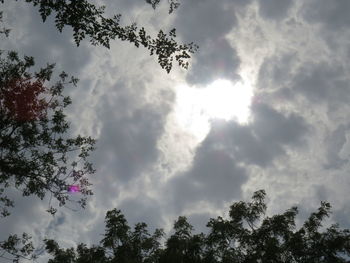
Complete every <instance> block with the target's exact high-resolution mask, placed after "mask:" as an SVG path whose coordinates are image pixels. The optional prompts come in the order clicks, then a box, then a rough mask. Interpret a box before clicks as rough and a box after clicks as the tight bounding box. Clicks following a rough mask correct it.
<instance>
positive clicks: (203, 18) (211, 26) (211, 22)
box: [174, 0, 249, 85]
mask: <svg viewBox="0 0 350 263" xmlns="http://www.w3.org/2000/svg"><path fill="white" fill-rule="evenodd" d="M247 2H249V1H247ZM237 4H240V1H237V3H236V2H232V3H230V1H220V2H213V1H209V0H205V1H184V2H183V3H181V6H180V8H179V9H178V10H177V13H176V14H177V16H176V19H175V22H174V26H175V28H176V29H177V31H178V32H180V34H181V37H182V38H183V39H184V41H185V42H195V43H196V44H198V45H199V46H200V50H199V51H198V52H197V53H196V54H195V55H194V61H193V63H192V64H191V68H190V70H189V73H188V75H187V78H186V80H187V82H188V83H189V84H193V85H195V84H199V85H204V84H208V83H210V82H212V81H214V80H215V79H217V78H227V79H231V80H235V79H237V74H236V71H237V69H238V66H239V64H240V59H239V57H238V56H237V52H236V50H235V48H234V47H233V46H231V45H230V44H229V42H228V41H227V40H226V39H225V37H226V35H227V34H228V33H229V32H230V31H231V30H232V29H233V28H234V27H235V26H237V18H236V14H235V10H236V9H235V8H234V6H235V5H237Z"/></svg>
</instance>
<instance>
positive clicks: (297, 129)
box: [206, 103, 309, 167]
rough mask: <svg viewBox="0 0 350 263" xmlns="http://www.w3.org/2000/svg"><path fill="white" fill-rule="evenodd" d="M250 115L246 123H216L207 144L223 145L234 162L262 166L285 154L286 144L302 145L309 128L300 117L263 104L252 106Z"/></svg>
mask: <svg viewBox="0 0 350 263" xmlns="http://www.w3.org/2000/svg"><path fill="white" fill-rule="evenodd" d="M252 116H253V117H252V119H253V120H252V122H251V123H250V124H248V125H243V126H242V125H239V124H238V123H236V122H235V121H231V122H227V123H225V122H224V123H221V124H220V123H218V124H219V125H216V126H214V127H213V128H212V131H211V132H210V134H209V135H208V137H207V138H206V141H207V143H208V144H212V145H213V147H214V146H216V147H223V148H226V149H227V150H228V151H229V152H230V153H231V154H232V155H233V156H234V158H235V160H237V161H240V162H244V163H247V164H253V165H258V166H261V167H265V166H268V165H271V163H272V161H273V160H274V159H275V158H277V157H280V156H283V155H284V154H285V153H286V152H285V146H294V147H295V146H300V145H302V144H303V139H304V136H305V135H306V134H307V132H308V129H309V128H308V125H307V123H306V122H305V120H304V119H303V118H302V117H301V116H299V115H297V114H287V115H285V114H282V113H281V112H278V111H277V110H275V109H273V108H271V107H269V106H268V105H266V104H262V103H259V104H256V105H253V107H252ZM218 145H219V146H218Z"/></svg>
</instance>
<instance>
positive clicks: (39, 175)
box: [0, 51, 95, 216]
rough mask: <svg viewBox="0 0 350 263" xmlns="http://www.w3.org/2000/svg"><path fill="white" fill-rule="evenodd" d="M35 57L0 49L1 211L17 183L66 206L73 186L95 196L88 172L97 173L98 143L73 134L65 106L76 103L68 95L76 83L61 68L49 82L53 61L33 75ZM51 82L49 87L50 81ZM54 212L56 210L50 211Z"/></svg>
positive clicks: (8, 203) (23, 189) (26, 190)
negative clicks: (94, 160) (94, 152)
mask: <svg viewBox="0 0 350 263" xmlns="http://www.w3.org/2000/svg"><path fill="white" fill-rule="evenodd" d="M33 65H34V59H33V58H32V57H24V59H20V58H19V57H18V55H17V53H16V52H7V53H6V52H3V51H1V52H0V135H1V136H0V138H1V139H0V194H1V198H0V201H2V203H3V206H2V215H3V216H6V215H8V214H9V212H8V210H7V209H6V207H9V206H13V203H12V202H11V200H9V199H8V198H7V196H5V193H4V192H5V189H6V188H9V187H14V188H17V189H19V190H20V191H21V192H22V193H23V195H24V196H29V195H36V196H38V197H39V198H41V199H43V198H44V197H45V195H46V194H47V193H49V194H51V196H52V197H54V198H55V199H57V200H58V201H59V205H60V206H62V205H64V204H65V203H66V201H68V200H70V198H69V191H68V190H69V186H70V185H75V184H77V185H79V189H80V192H81V194H82V196H84V197H83V198H82V199H81V200H80V201H79V203H80V205H81V206H82V207H84V206H85V201H86V196H88V195H91V194H92V192H91V190H90V189H89V185H90V184H89V182H88V179H87V176H88V175H90V174H92V173H94V169H93V168H92V164H91V163H89V162H88V156H89V153H90V152H91V151H92V150H93V144H94V143H95V141H94V140H93V139H92V138H90V137H83V136H80V135H78V136H76V137H74V138H69V134H68V131H69V123H68V122H67V121H66V120H65V114H64V112H63V110H64V109H65V108H66V107H67V106H68V105H69V104H71V100H70V98H69V97H68V96H66V97H65V96H63V94H62V92H63V89H64V88H65V86H67V85H73V86H75V85H76V83H77V79H75V78H71V79H68V75H67V74H66V73H64V72H62V73H61V74H60V75H59V80H58V81H57V82H56V83H54V84H51V86H48V85H49V83H48V82H49V81H51V76H52V73H53V69H54V65H53V64H52V65H47V66H46V67H45V68H42V69H41V70H40V71H39V72H35V73H30V72H29V69H30V68H31V67H32V66H33ZM45 82H47V85H46V84H45ZM50 211H51V212H52V213H54V212H55V209H54V208H51V210H50Z"/></svg>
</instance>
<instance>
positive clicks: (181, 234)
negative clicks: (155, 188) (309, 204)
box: [45, 190, 350, 263]
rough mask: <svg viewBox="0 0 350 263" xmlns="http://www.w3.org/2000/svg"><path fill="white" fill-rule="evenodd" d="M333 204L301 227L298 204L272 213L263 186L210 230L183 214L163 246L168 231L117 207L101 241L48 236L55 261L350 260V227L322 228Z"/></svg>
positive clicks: (228, 262)
mask: <svg viewBox="0 0 350 263" xmlns="http://www.w3.org/2000/svg"><path fill="white" fill-rule="evenodd" d="M330 208H331V206H330V204H329V203H326V202H321V206H320V208H319V209H318V210H317V211H316V212H314V213H312V214H311V215H310V217H309V218H308V219H307V220H306V221H305V222H304V224H303V225H302V226H301V227H300V228H298V229H297V227H296V223H295V218H296V215H297V213H298V209H297V208H296V207H292V208H290V209H288V210H287V211H286V212H284V213H282V214H278V215H274V216H272V217H269V216H266V215H265V211H266V204H265V192H264V191H263V190H260V191H257V192H255V193H254V195H253V197H252V201H251V202H242V201H241V202H235V203H233V204H232V205H231V207H230V213H229V218H228V219H224V218H222V217H217V218H216V219H210V221H209V222H208V224H207V227H209V232H208V234H203V233H200V234H193V233H192V232H193V227H192V226H191V225H190V224H189V223H188V222H187V219H186V217H179V218H178V220H177V221H176V222H175V224H174V230H173V234H172V235H171V236H170V237H169V238H168V239H167V240H166V242H165V243H164V245H163V246H161V245H160V240H161V238H162V237H163V232H162V230H159V229H158V230H156V231H155V233H154V234H153V235H152V236H151V235H149V234H148V232H147V228H146V227H147V226H146V224H144V223H139V224H137V225H136V226H135V228H134V230H133V231H131V230H130V227H129V226H128V224H127V221H126V219H125V217H124V216H123V215H122V214H121V212H120V211H119V210H116V209H114V210H111V211H108V212H107V214H106V221H105V222H106V233H105V235H104V238H103V240H102V241H101V243H100V245H99V246H93V247H92V248H90V249H89V248H87V247H86V245H84V244H80V245H79V246H78V247H77V249H74V248H69V249H61V248H60V247H59V245H58V244H57V242H55V241H53V240H46V241H45V242H46V250H47V252H49V253H50V254H51V255H52V256H53V259H51V261H49V262H50V263H63V262H72V263H76V262H79V263H80V262H81V263H82V262H84V263H90V262H91V263H93V262H103V263H110V262H118V263H129V262H132V263H146V262H147V263H151V262H152V263H163V262H164V263H165V262H167V263H172V262H177V263H178V262H181V263H187V262H188V263H190V262H191V263H193V262H194V263H197V262H198V263H232V262H235V263H250V262H271V263H296V262H308V263H316V262H317V263H322V262H324V263H330V262H332V263H333V262H350V261H349V260H348V258H349V256H350V231H349V230H348V229H340V228H339V226H338V225H336V224H335V225H332V226H331V227H329V228H321V227H322V222H323V220H324V219H325V217H328V216H329V215H330ZM146 244H147V245H146Z"/></svg>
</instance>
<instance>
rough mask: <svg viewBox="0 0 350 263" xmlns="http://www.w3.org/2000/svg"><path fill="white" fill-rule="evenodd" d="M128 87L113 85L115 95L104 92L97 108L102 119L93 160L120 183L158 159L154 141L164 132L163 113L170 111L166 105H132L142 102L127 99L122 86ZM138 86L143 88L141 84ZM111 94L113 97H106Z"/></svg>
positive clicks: (119, 84) (164, 116)
mask: <svg viewBox="0 0 350 263" xmlns="http://www.w3.org/2000/svg"><path fill="white" fill-rule="evenodd" d="M130 88H131V87H130V86H124V85H123V84H122V83H118V84H116V86H115V91H114V92H115V93H114V95H112V94H106V95H105V96H104V98H101V101H103V103H102V104H101V108H100V109H99V110H98V112H99V118H101V119H103V120H104V121H103V123H102V125H103V126H102V129H101V135H100V139H99V141H98V145H97V147H98V149H97V151H96V156H97V160H96V163H98V164H100V165H101V166H98V168H101V169H103V170H104V171H106V172H108V173H113V175H114V176H115V178H116V179H118V180H120V181H122V182H127V181H129V180H130V179H132V178H135V177H136V176H139V175H140V173H141V172H142V171H145V170H147V168H149V167H150V165H152V164H153V163H154V162H155V161H156V160H157V158H158V148H157V141H158V139H159V138H160V136H161V135H162V134H163V130H164V125H165V120H166V116H167V114H168V112H169V111H170V108H168V107H167V106H166V105H164V107H163V108H157V107H155V106H152V105H150V104H147V105H144V106H139V107H137V105H133V104H132V103H133V102H136V103H141V102H137V101H133V100H132V99H131V100H129V101H128V98H126V97H124V96H123V89H130ZM137 88H138V89H140V90H141V89H142V88H141V87H140V86H138V87H137ZM118 91H120V92H118ZM129 95H130V94H129ZM111 96H112V98H113V99H112V100H111V99H107V98H108V97H111ZM164 99H166V98H164ZM119 103H120V104H119ZM164 103H166V101H164ZM118 104H119V105H118ZM135 106H136V109H135V108H134V107H135ZM133 108H134V109H133ZM129 109H131V110H129ZM132 109H133V110H132ZM107 167H108V169H106V168H107Z"/></svg>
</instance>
